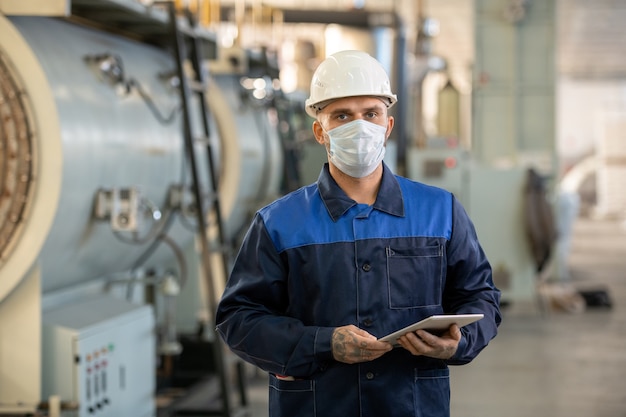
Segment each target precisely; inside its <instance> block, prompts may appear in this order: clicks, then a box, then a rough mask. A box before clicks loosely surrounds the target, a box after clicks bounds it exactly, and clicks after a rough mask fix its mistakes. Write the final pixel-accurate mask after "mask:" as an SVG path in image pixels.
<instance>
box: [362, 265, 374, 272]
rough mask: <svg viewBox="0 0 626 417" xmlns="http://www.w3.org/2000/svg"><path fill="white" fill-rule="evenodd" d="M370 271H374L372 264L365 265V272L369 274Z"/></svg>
mask: <svg viewBox="0 0 626 417" xmlns="http://www.w3.org/2000/svg"><path fill="white" fill-rule="evenodd" d="M370 269H372V266H371V265H370V264H363V270H364V271H365V272H369V270H370Z"/></svg>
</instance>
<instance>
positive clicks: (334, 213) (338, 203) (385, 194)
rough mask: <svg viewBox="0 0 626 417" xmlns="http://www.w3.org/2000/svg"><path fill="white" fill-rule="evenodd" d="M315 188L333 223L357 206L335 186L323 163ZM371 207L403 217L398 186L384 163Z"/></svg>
mask: <svg viewBox="0 0 626 417" xmlns="http://www.w3.org/2000/svg"><path fill="white" fill-rule="evenodd" d="M317 188H318V189H319V192H320V195H321V197H322V201H323V202H324V205H325V206H326V210H328V214H330V217H331V218H332V219H333V221H337V219H339V217H341V216H343V215H344V213H346V212H347V211H348V210H349V209H350V208H351V207H353V206H355V205H356V204H357V203H356V201H354V200H352V199H351V198H350V197H348V196H347V195H346V193H345V192H344V191H343V190H342V189H341V188H340V187H339V185H337V183H336V182H335V180H334V178H333V177H332V176H331V175H330V170H329V168H328V163H325V164H324V167H323V168H322V172H321V173H320V176H319V178H318V180H317ZM372 207H373V208H374V209H376V210H379V211H384V212H385V213H389V214H391V215H393V216H398V217H404V200H403V199H402V190H401V189H400V184H398V180H397V179H396V177H395V175H394V174H393V172H391V170H390V169H389V167H387V165H386V164H385V163H384V162H383V177H382V180H381V183H380V188H379V190H378V195H377V196H376V201H375V202H374V204H373V205H372Z"/></svg>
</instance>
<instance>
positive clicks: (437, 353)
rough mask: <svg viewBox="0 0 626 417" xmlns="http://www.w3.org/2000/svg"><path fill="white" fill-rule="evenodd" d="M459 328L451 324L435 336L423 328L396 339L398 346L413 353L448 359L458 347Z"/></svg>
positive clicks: (459, 338) (459, 339)
mask: <svg viewBox="0 0 626 417" xmlns="http://www.w3.org/2000/svg"><path fill="white" fill-rule="evenodd" d="M460 341H461V330H460V329H459V326H457V325H456V324H453V325H451V326H450V328H449V329H448V330H447V331H446V332H445V333H444V334H442V335H441V336H435V335H434V334H432V333H429V332H427V331H425V330H418V331H416V332H409V333H407V334H405V335H403V336H402V337H400V338H399V339H398V343H399V344H400V346H402V347H403V348H405V349H406V350H408V351H409V352H411V353H412V354H413V355H416V356H419V355H423V356H429V357H431V358H437V359H450V358H451V357H452V356H453V355H454V354H455V353H456V349H457V348H458V347H459V342H460Z"/></svg>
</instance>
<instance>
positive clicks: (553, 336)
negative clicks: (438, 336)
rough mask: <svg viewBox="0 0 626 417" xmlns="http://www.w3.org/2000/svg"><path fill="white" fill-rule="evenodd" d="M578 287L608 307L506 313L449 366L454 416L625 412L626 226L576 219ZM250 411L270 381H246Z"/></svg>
mask: <svg viewBox="0 0 626 417" xmlns="http://www.w3.org/2000/svg"><path fill="white" fill-rule="evenodd" d="M569 264H570V270H571V274H572V280H571V282H572V284H573V285H574V286H575V287H577V288H583V289H585V288H590V287H596V286H606V287H607V288H608V289H609V293H610V296H611V299H612V301H613V308H612V309H602V308H599V309H592V308H587V309H586V310H585V311H583V312H579V313H565V312H562V311H560V312H559V311H551V312H549V313H548V314H542V313H541V312H540V310H539V309H538V308H532V309H522V310H521V311H517V312H516V310H515V309H514V308H511V310H510V311H505V313H504V321H503V324H502V326H501V327H500V333H499V335H498V337H496V339H494V340H493V341H492V342H491V344H490V345H489V346H488V347H487V348H486V349H485V350H484V351H483V352H482V353H481V355H479V357H478V358H477V359H476V360H475V361H474V362H472V363H471V364H469V365H465V366H461V367H454V368H452V372H451V381H452V416H454V417H502V416H506V417H626V272H625V271H626V223H620V222H615V221H606V220H602V221H599V220H589V219H578V220H577V221H576V223H575V225H574V236H573V242H572V252H571V258H570V262H569ZM248 397H249V402H250V406H249V408H248V412H247V415H249V416H253V417H265V416H267V415H268V412H267V379H266V376H265V375H264V374H262V373H259V372H255V373H254V377H252V378H251V379H250V381H249V388H248Z"/></svg>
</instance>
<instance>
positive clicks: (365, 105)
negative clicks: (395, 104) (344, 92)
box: [322, 96, 387, 113]
mask: <svg viewBox="0 0 626 417" xmlns="http://www.w3.org/2000/svg"><path fill="white" fill-rule="evenodd" d="M386 108H387V106H386V105H385V103H384V102H383V100H382V99H380V98H378V97H369V96H354V97H343V98H340V99H337V100H334V101H332V102H331V103H329V104H328V105H327V106H326V107H325V108H324V109H323V110H322V111H323V112H324V113H331V112H337V111H342V110H344V111H360V110H372V109H382V110H385V109H386Z"/></svg>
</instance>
